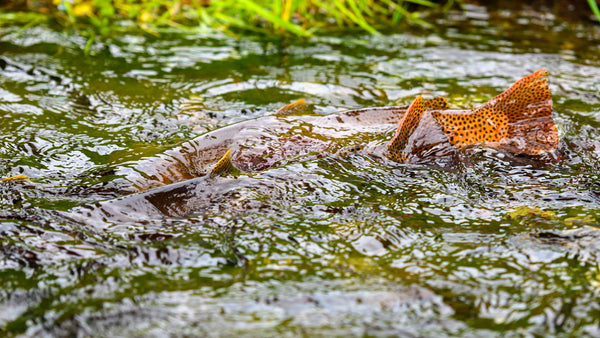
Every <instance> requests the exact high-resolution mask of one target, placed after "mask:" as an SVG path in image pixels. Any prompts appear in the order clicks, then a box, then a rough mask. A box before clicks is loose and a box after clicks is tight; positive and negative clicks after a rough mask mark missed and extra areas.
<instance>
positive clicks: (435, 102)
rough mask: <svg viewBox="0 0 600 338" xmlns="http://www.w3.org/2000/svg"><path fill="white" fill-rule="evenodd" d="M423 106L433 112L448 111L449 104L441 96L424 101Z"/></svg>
mask: <svg viewBox="0 0 600 338" xmlns="http://www.w3.org/2000/svg"><path fill="white" fill-rule="evenodd" d="M425 105H426V106H427V108H428V109H434V110H448V109H450V104H449V103H448V100H446V98H445V97H442V96H438V97H434V98H433V99H429V100H427V101H425Z"/></svg>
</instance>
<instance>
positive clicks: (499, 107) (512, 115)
mask: <svg viewBox="0 0 600 338" xmlns="http://www.w3.org/2000/svg"><path fill="white" fill-rule="evenodd" d="M547 75H548V71H546V70H545V69H540V70H538V71H536V72H534V73H532V74H530V75H528V76H526V77H524V78H522V79H521V80H519V81H517V82H515V83H514V84H513V85H512V86H511V87H510V88H509V89H507V90H506V91H505V92H503V93H502V94H500V95H498V96H496V97H494V98H493V99H491V100H490V101H488V102H487V103H485V104H484V105H482V106H480V107H478V108H475V109H472V110H450V105H449V104H448V101H447V100H446V99H445V98H443V97H437V98H434V99H431V100H428V101H425V100H424V99H423V98H422V97H421V96H419V97H417V98H416V99H415V100H414V101H413V102H412V104H411V105H410V106H409V107H408V109H407V110H406V112H405V113H404V115H403V116H402V118H401V119H400V122H399V125H398V128H397V130H396V133H395V135H394V136H393V137H392V139H391V140H390V141H389V142H388V143H387V145H386V146H385V149H380V148H381V147H378V148H377V147H376V148H375V149H368V150H367V151H368V153H370V154H373V155H383V156H385V157H387V158H389V159H391V160H393V161H396V162H402V163H419V162H443V161H445V160H447V159H449V158H451V157H452V156H453V155H454V154H455V153H456V152H457V151H458V150H460V149H463V148H466V147H473V146H484V147H491V148H495V149H500V150H506V151H509V152H512V153H514V154H524V155H542V154H553V153H554V152H555V151H556V150H557V149H558V145H559V139H558V130H557V128H556V125H555V124H554V121H553V119H552V95H551V94H550V89H549V87H548V78H547V77H545V76H547ZM298 105H299V101H298V102H295V103H293V104H292V106H293V107H294V108H297V106H298ZM284 108H285V107H284ZM359 151H365V147H364V146H352V147H347V148H344V149H342V150H340V151H339V152H338V153H337V154H338V155H341V156H346V155H348V154H350V153H353V152H359ZM234 168H235V166H234V165H233V164H232V163H231V157H230V151H228V152H227V153H226V154H225V156H224V157H223V158H222V159H221V160H220V161H219V162H217V164H216V165H214V166H213V168H212V171H211V174H212V175H219V174H223V173H226V172H229V171H230V170H231V169H234Z"/></svg>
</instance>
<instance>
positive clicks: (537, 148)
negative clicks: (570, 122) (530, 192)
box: [431, 69, 558, 155]
mask: <svg viewBox="0 0 600 338" xmlns="http://www.w3.org/2000/svg"><path fill="white" fill-rule="evenodd" d="M546 75H548V71H547V70H545V69H540V70H538V71H537V72H535V73H532V74H530V75H528V76H526V77H524V78H522V79H521V80H519V81H517V82H515V84H513V85H512V86H511V87H510V88H508V89H507V90H506V91H505V92H503V93H502V94H500V95H498V96H496V97H494V98H493V99H491V100H490V101H488V102H487V103H486V104H484V105H482V106H481V107H479V108H476V109H474V110H473V111H458V112H456V111H449V112H444V111H433V112H432V113H431V114H432V116H433V118H434V119H435V120H436V121H437V123H438V124H439V125H440V127H441V128H442V130H443V132H444V133H445V134H446V135H447V136H448V139H449V140H450V143H451V144H452V145H454V146H456V147H464V146H467V145H472V144H481V143H487V144H489V145H491V146H494V147H497V148H502V149H506V150H509V151H511V152H514V153H520V154H528V155H538V154H541V153H545V152H550V151H553V150H556V149H557V148H558V130H557V128H556V125H555V124H554V121H553V119H552V95H551V94H550V89H549V88H548V79H547V78H546V77H545V76H546Z"/></svg>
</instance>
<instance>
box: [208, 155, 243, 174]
mask: <svg viewBox="0 0 600 338" xmlns="http://www.w3.org/2000/svg"><path fill="white" fill-rule="evenodd" d="M236 170H238V169H237V168H236V167H234V166H233V163H231V149H229V150H227V152H226V153H225V155H223V157H222V158H221V159H220V160H219V161H218V162H217V163H216V164H215V165H213V167H212V169H211V171H210V174H209V176H210V177H214V176H225V175H227V174H230V173H234V172H235V171H236Z"/></svg>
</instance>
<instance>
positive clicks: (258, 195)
mask: <svg viewBox="0 0 600 338" xmlns="http://www.w3.org/2000/svg"><path fill="white" fill-rule="evenodd" d="M436 20H437V21H435V23H436V26H435V29H433V30H430V31H423V30H419V29H414V28H411V29H409V30H408V31H407V32H406V33H396V34H390V35H386V36H383V37H370V36H366V35H365V36H353V37H350V36H347V37H344V36H342V37H329V38H319V39H315V40H312V41H310V42H306V43H302V44H297V45H292V46H285V45H280V44H278V43H274V42H268V41H266V42H265V41H258V40H253V39H242V40H236V39H233V38H228V37H224V36H198V35H163V36H161V37H159V38H151V37H147V36H134V35H126V36H122V37H118V38H114V39H112V40H110V41H108V42H105V43H97V44H94V45H93V46H92V49H91V55H90V56H86V55H84V54H83V52H82V51H81V49H82V46H84V45H85V42H86V40H85V39H84V38H81V37H78V36H75V35H72V34H67V33H60V32H59V31H56V30H53V29H52V28H49V27H44V26H37V27H30V28H26V29H22V28H21V27H20V26H17V25H11V24H3V25H1V26H0V50H1V51H2V54H1V57H0V113H1V116H2V123H1V124H0V176H1V177H8V176H14V175H27V176H29V177H30V178H31V181H15V182H3V183H2V184H0V190H1V194H0V215H1V216H2V217H1V219H2V220H1V221H0V232H1V237H0V238H1V242H0V243H1V245H0V256H1V257H2V259H1V260H0V276H1V278H0V284H1V286H0V290H1V291H0V326H1V327H2V330H3V333H4V334H5V335H9V336H12V335H26V336H40V335H41V336H43V335H58V336H70V335H80V336H86V335H95V334H99V333H101V334H102V335H106V336H114V335H123V336H148V335H150V336H163V335H165V334H171V335H208V336H227V335H240V334H242V335H261V336H279V335H302V334H306V335H325V334H327V335H340V336H341V335H343V336H346V335H403V336H439V335H469V336H500V335H506V334H507V332H508V335H509V336H521V335H525V336H533V335H548V334H553V335H568V334H573V335H590V336H597V335H599V334H600V319H599V318H600V306H599V305H598V304H600V302H599V300H600V296H599V294H598V287H599V285H600V269H599V263H600V256H599V255H598V245H596V243H598V240H597V238H598V236H600V235H599V234H598V230H596V229H595V228H593V227H594V226H598V220H599V216H600V215H599V210H600V209H599V205H600V200H599V196H600V185H599V184H598V176H599V173H600V171H599V166H600V143H599V142H598V137H599V135H598V134H599V131H600V115H599V112H600V94H598V93H599V90H600V80H599V79H600V58H599V57H598V55H600V53H599V52H600V47H599V46H600V44H599V43H598V42H599V40H600V28H599V27H598V25H594V24H591V23H586V22H578V23H565V22H562V21H559V20H556V19H554V18H553V17H552V16H551V15H549V14H544V13H535V12H534V13H532V12H504V11H497V12H495V11H493V12H488V11H486V10H485V9H483V8H480V7H475V6H470V7H468V9H467V11H466V12H465V13H458V12H453V13H450V14H448V15H445V16H444V17H440V18H438V19H436ZM542 67H546V68H547V69H548V70H549V71H550V73H551V76H550V83H551V90H552V93H553V96H554V108H555V120H556V122H557V123H558V124H559V125H560V128H561V133H562V140H563V143H562V144H563V151H564V154H565V158H566V160H565V161H563V162H560V163H541V162H536V161H531V160H528V159H523V158H518V157H511V156H509V155H507V154H503V153H500V152H496V151H491V150H486V149H480V150H476V151H473V152H471V153H469V154H466V155H465V157H464V158H463V161H462V162H460V163H457V165H456V166H455V167H452V168H446V169H439V168H433V167H429V166H424V165H401V164H396V163H393V162H390V161H381V160H378V159H374V158H371V157H369V156H363V155H356V156H351V157H350V158H349V159H335V158H321V159H315V158H314V157H315V156H313V155H315V154H314V153H312V154H307V155H306V157H302V156H300V157H298V158H295V159H293V160H291V161H289V162H286V163H284V164H283V165H281V166H275V167H272V168H270V169H267V170H264V171H259V172H255V173H249V174H248V173H246V174H241V175H240V176H238V177H237V178H232V177H229V178H220V179H218V180H209V179H207V178H204V177H200V178H196V179H193V180H191V181H187V182H184V183H175V185H172V186H167V187H166V188H165V187H163V188H159V190H158V191H162V192H163V193H162V195H161V194H159V193H156V192H155V191H154V190H150V191H147V192H144V193H141V194H138V195H126V196H125V197H122V196H123V194H124V193H123V192H122V191H118V190H110V189H106V188H105V187H110V186H111V184H112V183H114V182H117V181H118V180H119V179H121V178H120V177H119V175H120V173H122V172H127V170H129V171H131V170H134V169H135V168H138V167H139V165H140V163H144V161H145V159H146V158H152V157H155V156H160V155H161V154H165V153H168V152H169V151H170V150H172V149H177V147H178V146H180V145H182V144H185V142H186V141H188V140H190V139H193V138H194V137H197V136H199V135H202V134H203V133H206V132H209V131H213V130H217V129H218V128H222V127H224V126H228V125H231V124H234V123H238V122H242V121H246V120H251V119H255V118H259V117H262V116H267V115H268V114H271V113H272V112H274V111H276V110H277V109H278V108H279V107H281V106H283V105H284V104H287V103H289V102H291V101H293V100H296V99H298V98H304V99H305V100H306V101H307V102H308V103H309V105H310V107H311V109H312V110H313V111H314V113H316V114H318V115H326V114H331V113H336V112H340V111H344V110H348V109H357V108H363V107H375V106H387V105H403V104H408V103H410V101H412V100H413V99H414V97H415V96H416V95H418V94H426V95H443V96H446V97H447V98H448V100H449V102H450V103H451V105H452V106H453V107H455V108H460V109H462V108H470V107H473V106H476V105H478V104H481V103H484V102H485V101H487V100H488V99H489V98H491V97H493V96H495V95H496V94H498V93H500V92H501V91H503V90H504V89H506V88H507V87H508V86H510V85H511V84H512V83H513V82H514V81H516V80H518V79H519V78H520V77H522V76H525V75H527V74H528V73H530V72H532V71H535V70H537V69H539V68H542ZM297 127H298V128H305V129H303V130H309V129H310V127H312V128H314V127H315V126H314V125H310V124H304V125H298V126H297ZM264 128H269V126H264ZM333 132H335V133H339V136H340V137H339V140H338V142H339V143H340V144H342V145H347V144H352V143H353V142H355V143H356V142H365V141H366V142H368V141H369V138H372V139H373V140H374V142H384V141H385V140H387V139H389V137H390V136H391V135H390V134H391V133H392V132H393V126H391V127H389V129H386V130H382V131H374V130H365V131H362V132H360V133H359V132H355V133H352V132H347V131H344V130H342V129H335V130H334V131H333ZM327 141H328V142H332V143H331V144H335V143H334V141H335V140H332V139H328V140H327ZM248 146H250V145H248ZM252 146H255V147H260V146H261V145H260V144H253V145H252ZM330 150H331V149H330ZM310 156H313V157H310ZM298 161H299V162H298ZM176 188H177V189H176ZM160 189H163V190H160ZM132 196H133V197H132ZM157 196H158V197H157ZM120 198H121V199H120ZM123 201H125V202H123ZM182 201H183V202H182ZM128 203H129V204H128ZM135 203H137V204H135ZM152 203H154V204H152ZM181 203H183V205H184V207H181ZM111 208H112V209H111ZM107 211H110V212H107ZM88 214H89V215H88ZM569 231H571V232H569ZM573 231H575V232H573Z"/></svg>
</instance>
